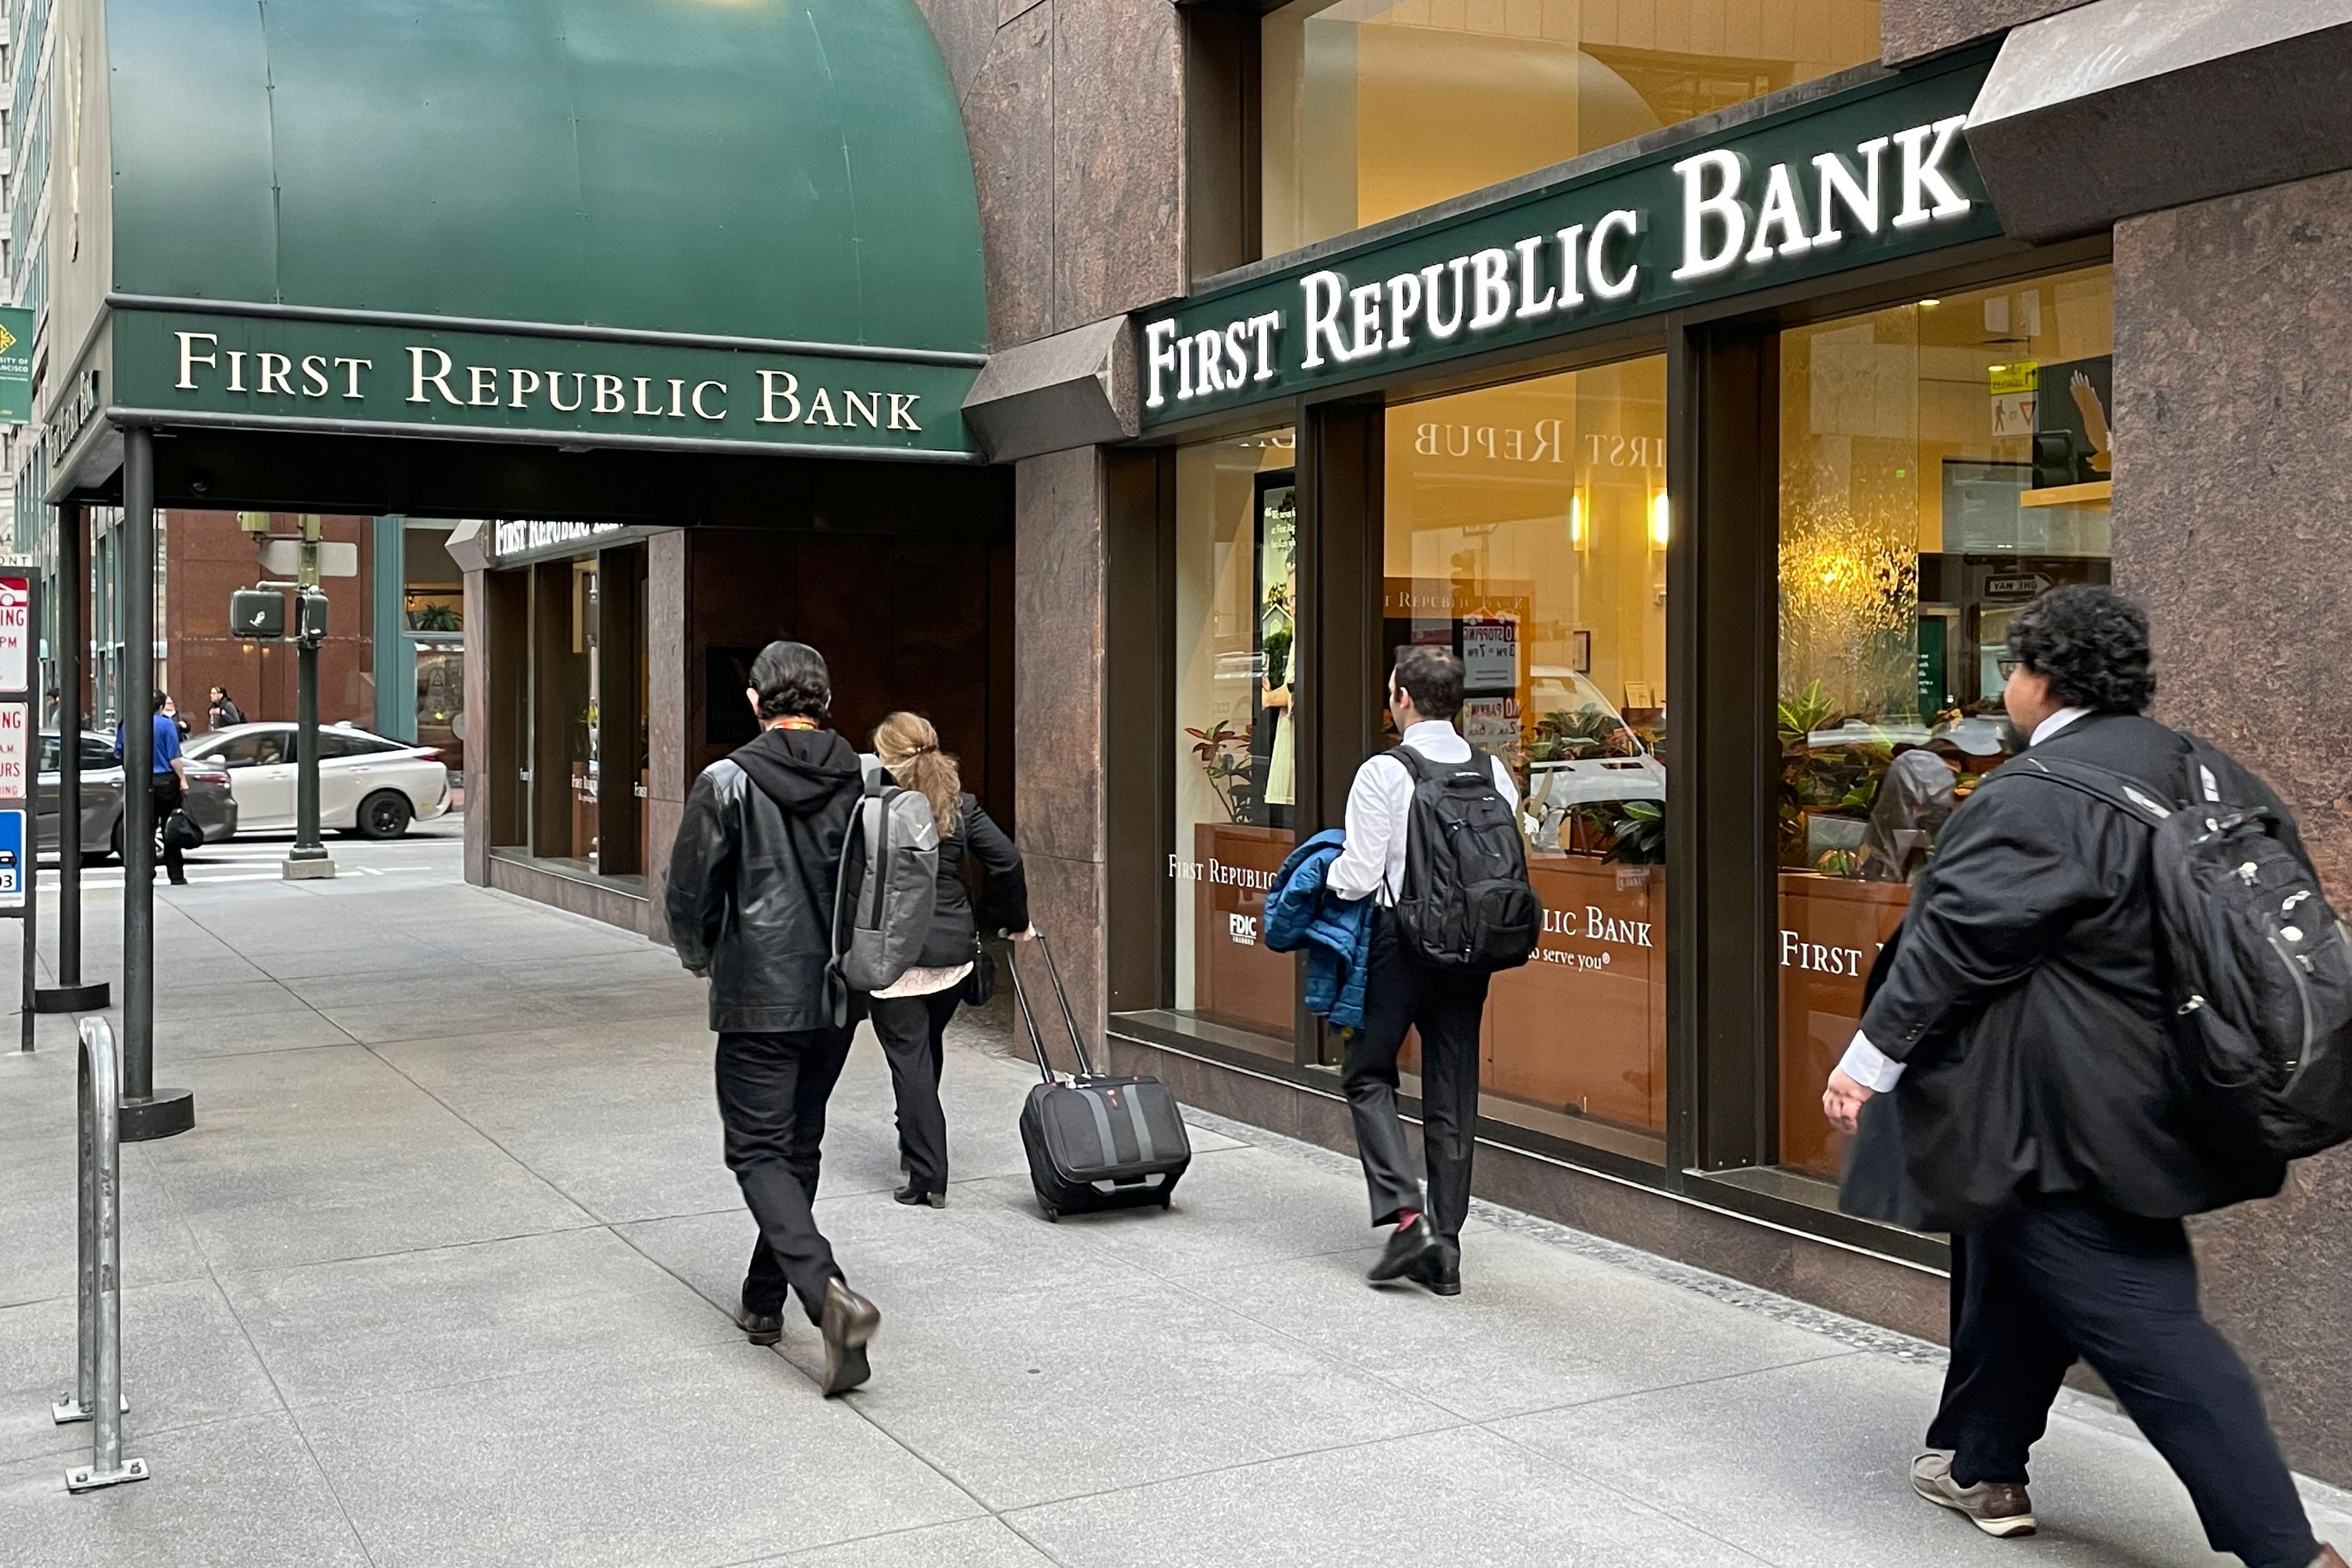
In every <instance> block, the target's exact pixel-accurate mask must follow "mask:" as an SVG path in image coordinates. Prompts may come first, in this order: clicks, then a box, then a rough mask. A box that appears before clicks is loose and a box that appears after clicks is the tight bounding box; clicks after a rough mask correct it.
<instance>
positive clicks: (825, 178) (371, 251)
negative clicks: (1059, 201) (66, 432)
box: [106, 0, 987, 353]
mask: <svg viewBox="0 0 2352 1568" xmlns="http://www.w3.org/2000/svg"><path fill="white" fill-rule="evenodd" d="M106 27H107V56H108V66H109V81H108V89H109V98H110V109H111V113H110V121H111V124H110V132H111V147H112V164H113V171H114V173H113V189H112V205H113V223H112V233H113V278H112V279H111V285H112V288H113V289H114V291H115V292H117V293H118V294H133V295H148V296H162V297H165V298H171V299H181V300H220V301H247V302H253V303H268V304H284V305H299V306H314V307H325V308H332V309H349V310H373V311H386V312H397V313H415V314H420V315H431V316H443V317H464V318H476V319H487V320H495V321H529V322H549V323H562V324H570V325H583V326H593V327H608V328H628V329H637V330H646V331H671V332H683V333H707V334H719V335H726V336H735V337H751V338H765V339H782V340H793V341H796V342H827V343H845V344H865V345H870V346H874V347H888V348H897V349H914V350H929V351H951V352H964V353H978V352H981V351H982V350H984V349H985V348H986V346H987V345H986V316H985V310H984V305H983V295H982V266H981V246H980V217H979V209H978V204H977V202H976V200H975V198H974V195H973V190H972V179H971V162H970V158H969V155H968V153H967V152H966V149H965V145H964V137H963V124H962V120H961V115H960V114H959V112H958V110H957V106H956V100H955V94H954V91H953V89H952V88H951V87H950V83H949V79H948V74H947V69H946V67H945V65H944V63H943V62H942V61H941V59H940V53H939V47H938V45H937V44H936V42H935V41H934V40H933V38H932V37H931V34H930V31H929V27H928V26H926V24H925V23H924V21H923V18H922V16H920V15H919V13H918V11H917V10H916V8H915V5H914V3H913V0H268V3H267V4H266V5H264V4H261V3H259V0H108V5H107V20H106Z"/></svg>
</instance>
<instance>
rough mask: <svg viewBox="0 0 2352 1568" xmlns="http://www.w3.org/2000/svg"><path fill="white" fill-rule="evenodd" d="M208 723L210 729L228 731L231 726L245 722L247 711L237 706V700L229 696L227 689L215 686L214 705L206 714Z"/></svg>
mask: <svg viewBox="0 0 2352 1568" xmlns="http://www.w3.org/2000/svg"><path fill="white" fill-rule="evenodd" d="M206 721H207V725H208V727H209V728H212V729H215V730H226V729H227V728H228V727H229V726H230V725H231V724H242V723H244V722H245V710H244V709H242V708H239V707H238V706H237V705H236V698H234V697H231V696H230V695H229V694H228V689H227V688H226V687H223V686H215V687H214V688H213V693H212V705H211V707H210V709H209V710H208V711H207V713H206Z"/></svg>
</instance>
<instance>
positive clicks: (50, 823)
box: [33, 730, 236, 860]
mask: <svg viewBox="0 0 2352 1568" xmlns="http://www.w3.org/2000/svg"><path fill="white" fill-rule="evenodd" d="M186 783H187V799H186V802H185V805H186V807H187V813H188V815H189V816H193V817H194V818H195V819H196V826H199V827H201V828H203V829H204V830H205V843H207V844H217V843H219V842H221V841H222V840H223V839H225V838H228V837H233V836H235V834H236V795H233V794H231V793H230V791H229V785H228V772H227V770H226V769H225V768H221V767H217V766H215V765H213V764H211V763H198V762H191V763H188V771H187V780H186ZM33 788H34V791H35V795H34V830H35V835H36V837H35V842H36V843H37V844H38V845H39V846H40V848H41V850H42V851H43V852H44V853H49V854H54V853H55V852H56V851H57V847H58V733H57V731H54V730H49V731H43V732H42V735H41V762H40V774H39V777H38V779H37V782H36V783H35V784H34V786H33ZM81 845H82V851H81V852H82V858H83V859H85V860H97V859H101V858H104V857H106V856H108V855H111V856H113V857H115V858H117V859H120V858H121V856H122V764H121V763H119V762H117V761H116V760H115V756H114V737H113V736H111V735H102V734H99V733H97V732H96V731H84V732H83V734H82V737H81Z"/></svg>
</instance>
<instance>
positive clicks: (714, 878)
mask: <svg viewBox="0 0 2352 1568" xmlns="http://www.w3.org/2000/svg"><path fill="white" fill-rule="evenodd" d="M746 695H747V696H748V697H749V698H750V699H751V707H752V710H753V711H754V712H756V713H757V714H758V715H759V717H760V724H761V730H760V734H759V736H758V738H757V739H755V740H753V741H752V742H751V743H750V744H748V745H746V746H744V747H742V748H741V749H740V750H739V751H737V752H735V753H734V754H733V755H731V756H730V757H727V758H725V759H723V760H722V761H719V762H716V763H711V764H710V766H709V767H707V768H705V769H704V770H703V771H702V776H701V777H699V778H698V779H696V780H695V781H694V788H693V789H692V791H691V792H689V793H688V795H687V800H686V810H685V813H684V815H683V816H682V817H681V818H680V820H679V822H678V829H677V842H676V844H675V845H674V846H673V847H672V848H671V851H670V862H669V890H668V898H667V913H668V917H669V932H670V941H671V942H672V943H673V944H675V945H676V947H677V955H678V958H679V960H680V962H682V963H685V965H686V966H687V968H688V969H690V970H692V971H693V972H694V973H697V974H701V975H708V976H709V980H710V1026H711V1028H712V1029H714V1030H716V1031H717V1032H718V1035H719V1060H718V1079H719V1120H720V1121H722V1122H724V1123H725V1125H726V1130H727V1136H726V1150H727V1166H728V1169H730V1170H731V1171H733V1172H734V1173H735V1179H736V1181H737V1182H738V1183H740V1184H741V1186H742V1189H743V1201H744V1203H745V1204H746V1205H749V1206H750V1208H751V1217H752V1218H753V1219H755V1220H756V1221H758V1222H759V1226H760V1235H759V1239H758V1240H757V1241H756V1242H755V1243H754V1244H753V1245H752V1248H751V1268H750V1270H749V1271H748V1272H747V1273H746V1274H745V1275H744V1278H743V1296H742V1305H741V1307H740V1310H738V1311H737V1313H736V1321H737V1322H738V1323H739V1324H740V1325H741V1326H742V1328H743V1331H744V1332H745V1333H746V1334H747V1335H748V1336H749V1337H750V1339H751V1342H752V1343H753V1344H763V1345H772V1344H774V1343H775V1342H777V1341H778V1340H779V1339H780V1338H782V1334H783V1301H784V1290H785V1288H786V1286H788V1285H789V1286H790V1287H791V1289H792V1292H793V1295H794V1296H796V1297H798V1298H799V1300H800V1303H801V1307H802V1310H804V1311H806V1312H807V1313H808V1316H809V1321H811V1322H812V1323H814V1324H816V1325H817V1327H818V1329H819V1331H821V1332H822V1333H823V1335H824V1351H825V1377H824V1393H825V1395H826V1397H828V1398H830V1397H832V1396H833V1395H835V1394H843V1393H846V1392H847V1391H848V1390H850V1389H852V1388H855V1387H856V1386H857V1385H858V1384H861V1383H864V1382H865V1381H866V1377H867V1375H868V1368H867V1363H866V1342H868V1341H869V1340H871V1339H872V1338H873V1336H874V1331H875V1329H876V1327H877V1325H878V1324H879V1323H880V1321H881V1314H880V1313H878V1312H877V1311H876V1310H875V1308H874V1304H873V1303H872V1302H871V1301H868V1300H866V1299H865V1298H864V1297H862V1296H860V1295H858V1294H857V1293H856V1291H854V1290H852V1289H849V1286H848V1283H847V1281H846V1280H845V1279H843V1278H842V1273H841V1268H840V1267H839V1266H838V1265H837V1264H836V1263H835V1261H834V1257H833V1247H832V1246H831V1244H829V1243H828V1242H827V1241H826V1240H825V1238H824V1234H823V1233H822V1232H821V1231H819V1230H818V1229H817V1227H816V1219H815V1216H814V1213H813V1212H812V1209H811V1205H813V1204H814V1202H815V1200H816V1184H817V1158H818V1153H819V1150H820V1147H821V1146H822V1144H823V1143H824V1110H825V1101H826V1100H828V1099H829V1098H830V1097H831V1096H832V1094H833V1086H834V1083H835V1080H837V1079H839V1078H840V1077H841V1068H842V1063H843V1062H844V1061H845V1060H846V1059H847V1058H848V1055H849V1039H850V1026H848V1024H847V1021H846V1019H845V1017H844V1016H843V1014H842V1010H841V1008H840V1007H839V1006H837V1005H836V1004H837V1001H839V1000H840V999H841V998H839V997H838V996H837V995H836V992H835V984H834V982H833V980H832V977H831V976H830V974H829V972H828V971H829V965H830V963H831V962H832V957H833V935H834V932H833V921H834V886H835V880H836V879H837V877H838V875H839V866H840V860H841V848H842V843H843V840H844V839H845V837H847V835H848V831H849V825H850V818H851V816H852V815H853V813H854V812H855V811H856V805H857V800H858V796H859V794H860V783H859V770H858V764H857V754H856V752H853V751H851V750H850V748H849V743H848V742H845V741H844V740H843V739H842V738H841V737H840V736H839V735H837V734H835V733H834V731H831V730H828V729H825V728H824V724H825V723H826V721H828V720H829V719H830V717H831V710H832V707H833V681H832V677H831V674H830V672H829V671H828V670H827V669H826V668H825V663H824V657H823V656H822V655H820V654H819V653H818V652H817V651H816V650H815V649H814V648H813V647H807V646H806V645H804V644H802V643H793V642H772V643H770V644H769V645H768V646H767V647H765V648H764V649H762V650H761V654H760V657H759V658H758V659H757V660H756V661H754V663H753V664H752V666H751V688H750V689H749V691H748V692H747V693H746Z"/></svg>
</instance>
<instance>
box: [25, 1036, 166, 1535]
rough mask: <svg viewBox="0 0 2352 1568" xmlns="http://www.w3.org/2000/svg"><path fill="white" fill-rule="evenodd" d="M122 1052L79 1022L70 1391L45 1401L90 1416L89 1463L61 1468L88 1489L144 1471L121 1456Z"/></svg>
mask: <svg viewBox="0 0 2352 1568" xmlns="http://www.w3.org/2000/svg"><path fill="white" fill-rule="evenodd" d="M121 1096H122V1060H121V1054H120V1049H119V1047H117V1046H116V1045H115V1041H114V1031H113V1030H112V1029H110V1028H109V1027H108V1026H107V1024H106V1020H105V1019H103V1018H85V1019H83V1020H82V1024H81V1094H80V1100H81V1150H80V1159H79V1162H78V1163H79V1167H80V1186H81V1204H80V1209H81V1217H80V1224H79V1226H78V1230H79V1241H80V1253H81V1270H80V1279H79V1286H80V1290H79V1300H80V1310H79V1313H78V1321H77V1338H78V1339H79V1357H78V1360H77V1362H76V1365H75V1369H74V1391H73V1393H72V1394H68V1395H65V1396H63V1397H60V1398H59V1399H58V1402H57V1403H56V1404H55V1405H52V1406H50V1410H49V1414H50V1415H51V1416H52V1417H53V1418H54V1419H55V1420H56V1421H57V1422H58V1424H59V1425H61V1426H62V1425H64V1424H66V1423H68V1422H73V1421H87V1422H89V1424H90V1434H89V1464H87V1465H82V1466H78V1467H76V1468H73V1469H69V1470H68V1471H67V1472H66V1490H68V1491H69V1492H86V1491H92V1490H95V1489H98V1488H100V1487H110V1486H117V1485H120V1484H121V1483H122V1482H124V1481H143V1480H145V1479H147V1474H148V1471H147V1461H146V1460H144V1459H126V1458H123V1457H122V1417H123V1415H124V1413H125V1412H127V1411H128V1410H129V1409H130V1408H131V1405H130V1403H129V1402H128V1401H127V1400H125V1399H124V1398H123V1397H122V1289H121V1286H122V1256H121V1254H122V1247H121V1242H122V1143H121V1137H120V1131H121V1129H120V1125H119V1121H118V1117H119V1114H120V1110H121V1103H122V1100H121Z"/></svg>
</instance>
